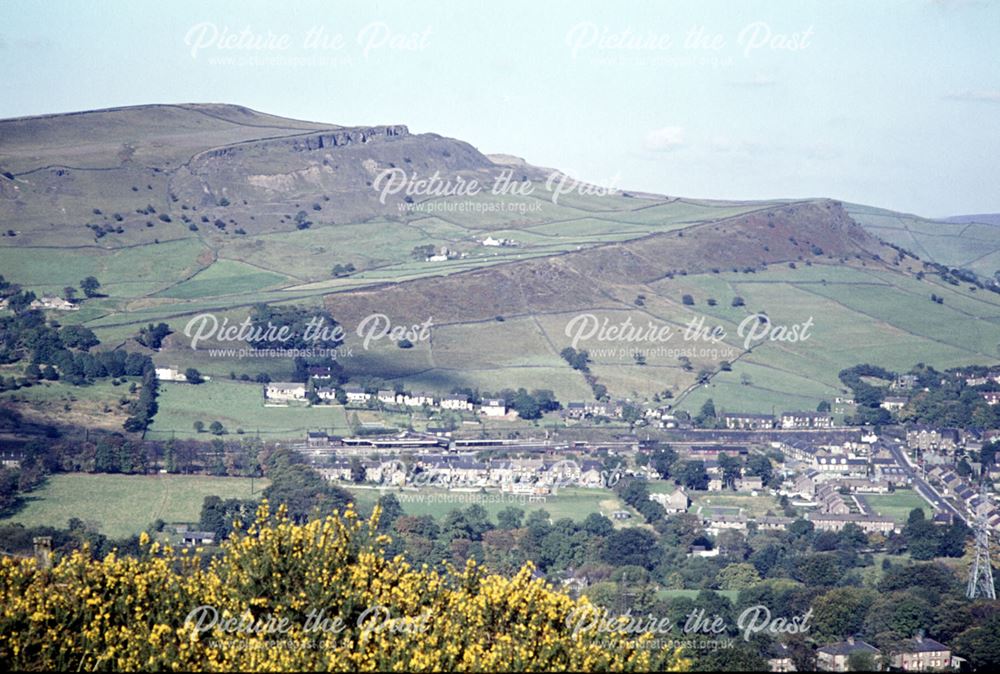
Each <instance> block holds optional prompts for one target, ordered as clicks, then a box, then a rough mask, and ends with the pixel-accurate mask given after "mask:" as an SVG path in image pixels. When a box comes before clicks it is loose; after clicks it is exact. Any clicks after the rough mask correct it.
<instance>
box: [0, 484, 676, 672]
mask: <svg viewBox="0 0 1000 674" xmlns="http://www.w3.org/2000/svg"><path fill="white" fill-rule="evenodd" d="M377 518H378V510H377V509H376V513H375V514H374V515H373V517H372V519H371V520H369V521H362V520H361V519H359V517H358V516H357V515H356V514H355V513H354V512H353V511H352V510H350V509H348V510H347V511H346V512H344V514H343V515H339V514H337V513H334V514H333V515H332V516H329V517H326V518H325V519H318V520H314V521H311V522H309V523H307V524H296V523H294V522H293V521H292V520H291V519H290V518H289V517H288V516H287V514H286V513H285V512H284V509H283V508H282V509H279V511H278V512H277V514H275V515H271V514H270V513H269V510H268V506H267V503H266V502H265V503H264V504H262V505H261V507H260V509H259V510H258V513H257V519H256V521H255V522H254V523H253V524H252V525H251V526H250V527H249V528H248V529H246V530H243V529H242V528H240V527H239V526H237V528H236V531H235V533H234V534H233V536H232V537H231V538H230V539H229V540H228V541H227V542H226V543H225V544H223V547H222V550H221V554H219V555H218V556H216V557H214V558H212V559H211V561H210V562H208V563H207V564H205V563H203V561H202V558H201V556H200V555H198V554H191V553H190V552H189V551H188V550H186V549H182V550H180V551H177V550H174V549H172V548H170V547H168V546H161V545H160V544H159V543H157V542H151V541H150V540H149V538H148V536H146V535H145V534H144V535H143V536H142V554H141V555H140V557H139V558H131V557H118V556H116V555H114V554H112V555H109V556H108V557H106V558H105V559H103V560H101V561H95V560H93V559H91V556H90V555H89V553H88V552H87V551H86V550H84V551H77V552H74V553H73V554H71V555H68V556H66V557H64V558H62V559H61V560H59V561H58V562H57V563H56V564H55V565H54V566H53V568H51V569H41V568H38V567H37V566H36V562H35V560H32V559H13V558H3V559H2V560H0V604H2V607H3V609H2V617H0V665H2V666H3V668H4V669H7V670H10V669H13V670H40V669H54V670H66V669H84V670H95V669H102V670H103V669H108V670H138V669H149V670H153V669H156V670H161V669H162V670H171V669H173V670H178V669H179V670H189V671H199V670H200V671H219V670H265V669H266V670H269V671H274V670H368V671H372V670H393V671H401V670H422V671H427V670H435V671H441V670H444V671H448V670H459V671H461V670H465V671H469V670H473V671H512V670H516V671H545V670H578V671H629V670H649V669H651V668H652V669H661V670H671V669H672V670H676V669H679V668H683V667H685V666H686V665H687V662H686V661H685V660H683V659H682V658H681V657H680V655H679V653H677V652H675V651H673V650H670V649H659V650H657V649H654V648H652V645H653V644H652V643H651V640H652V638H653V635H649V634H643V635H637V634H629V633H626V631H625V630H622V629H619V628H618V625H619V623H616V624H615V627H614V628H613V629H589V628H585V629H580V624H579V623H575V624H574V621H573V616H574V615H577V614H579V612H580V611H581V610H587V609H588V608H589V607H590V605H589V603H588V602H587V600H586V599H581V600H573V599H571V598H570V597H568V596H566V595H564V594H560V593H558V592H555V591H553V590H552V589H551V588H550V587H549V586H548V585H546V584H545V583H544V581H542V580H539V579H534V578H533V577H532V569H531V567H530V566H526V567H525V568H523V569H522V570H521V571H520V572H519V573H517V574H516V575H515V576H514V577H513V578H504V577H502V576H497V575H490V574H489V573H487V572H486V571H485V570H484V569H483V568H481V567H478V566H476V565H474V564H472V563H470V564H468V565H467V566H466V567H465V568H464V569H463V570H455V569H450V568H449V569H448V570H447V571H444V572H440V573H439V572H436V571H433V570H429V569H427V568H422V569H415V568H413V567H412V566H410V565H408V564H407V563H406V562H405V561H404V560H403V559H402V558H399V557H397V558H394V559H386V558H385V556H384V554H383V546H385V545H386V544H387V543H389V539H388V537H386V536H384V535H381V534H378V533H377V528H376V527H377ZM621 624H623V623H621Z"/></svg>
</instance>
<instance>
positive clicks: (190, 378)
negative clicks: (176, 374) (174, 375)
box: [184, 367, 205, 384]
mask: <svg viewBox="0 0 1000 674" xmlns="http://www.w3.org/2000/svg"><path fill="white" fill-rule="evenodd" d="M184 378H185V379H186V380H187V382H188V383H189V384H201V383H202V382H204V381H205V378H204V377H202V376H201V372H199V371H198V370H196V369H195V368H193V367H189V368H188V369H186V370H184Z"/></svg>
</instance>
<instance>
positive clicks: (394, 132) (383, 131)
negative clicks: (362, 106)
mask: <svg viewBox="0 0 1000 674" xmlns="http://www.w3.org/2000/svg"><path fill="white" fill-rule="evenodd" d="M409 135H410V130H409V129H408V128H406V126H405V125H402V124H393V125H387V126H366V127H353V128H346V129H337V130H330V131H321V132H318V133H306V134H302V135H297V136H283V137H281V138H263V139H260V140H251V141H245V142H242V143H236V144H233V145H228V146H226V147H217V148H213V149H211V150H207V151H205V152H202V153H200V154H198V155H196V156H195V157H193V158H192V160H191V162H190V163H191V164H198V163H199V162H206V161H210V160H213V159H234V158H237V157H240V156H241V155H254V154H260V153H261V152H262V151H278V152H281V151H289V152H315V151H319V150H327V149H335V148H342V147H346V146H349V145H364V144H368V143H375V142H379V141H387V140H393V139H399V138H404V137H407V136H409Z"/></svg>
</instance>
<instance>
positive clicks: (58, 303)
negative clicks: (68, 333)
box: [29, 295, 80, 311]
mask: <svg viewBox="0 0 1000 674" xmlns="http://www.w3.org/2000/svg"><path fill="white" fill-rule="evenodd" d="M29 308H31V309H54V310H56V311H79V310H80V307H79V306H77V305H76V304H73V303H72V302H70V301H68V300H64V299H63V298H61V297H55V296H50V295H46V296H44V297H42V298H41V299H38V300H35V301H33V302H32V303H31V304H30V305H29Z"/></svg>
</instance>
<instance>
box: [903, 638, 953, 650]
mask: <svg viewBox="0 0 1000 674" xmlns="http://www.w3.org/2000/svg"><path fill="white" fill-rule="evenodd" d="M950 650H951V649H950V648H948V647H947V646H945V645H944V644H942V643H941V642H940V641H934V640H933V639H928V638H927V637H922V638H921V637H918V638H916V639H907V640H906V641H904V642H903V652H904V653H933V652H936V651H950Z"/></svg>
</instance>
